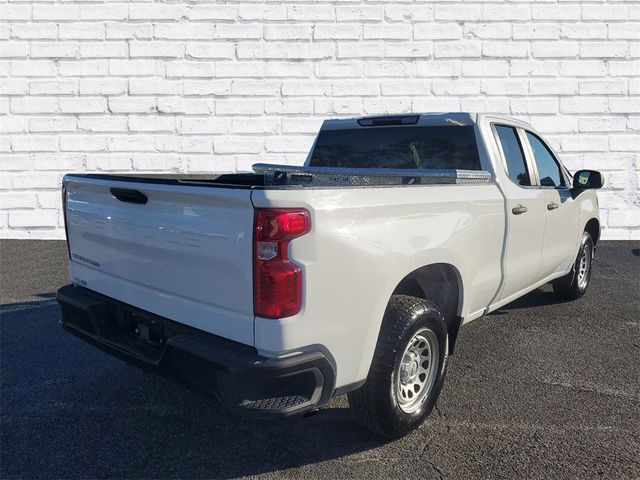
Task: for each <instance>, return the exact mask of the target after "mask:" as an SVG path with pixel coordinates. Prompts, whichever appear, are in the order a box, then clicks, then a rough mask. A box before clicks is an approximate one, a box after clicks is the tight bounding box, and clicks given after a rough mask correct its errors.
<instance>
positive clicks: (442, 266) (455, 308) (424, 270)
mask: <svg viewBox="0 0 640 480" xmlns="http://www.w3.org/2000/svg"><path fill="white" fill-rule="evenodd" d="M393 295H411V296H413V297H418V298H423V299H425V300H429V301H430V302H433V303H435V304H436V305H437V306H438V308H440V311H441V312H442V315H443V316H444V319H445V321H446V323H447V331H448V332H449V354H452V353H453V349H454V346H455V342H456V337H457V336H458V331H459V330H460V326H461V324H462V318H461V317H460V312H461V310H462V282H461V280H460V273H459V272H458V270H457V269H456V268H455V267H454V266H453V265H450V264H448V263H435V264H432V265H426V266H424V267H421V268H418V269H417V270H414V271H413V272H411V273H410V274H409V275H407V276H406V277H404V278H403V279H402V281H401V282H400V283H399V284H398V286H397V287H396V288H395V290H394V291H393Z"/></svg>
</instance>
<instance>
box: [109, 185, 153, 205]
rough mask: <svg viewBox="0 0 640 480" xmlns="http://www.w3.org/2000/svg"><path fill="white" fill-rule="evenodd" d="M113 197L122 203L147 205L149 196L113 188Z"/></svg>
mask: <svg viewBox="0 0 640 480" xmlns="http://www.w3.org/2000/svg"><path fill="white" fill-rule="evenodd" d="M111 195H113V196H114V197H116V198H117V199H118V200H120V201H121V202H127V203H140V204H145V203H147V196H146V195H145V194H144V193H142V192H139V191H138V190H130V189H128V188H112V189H111Z"/></svg>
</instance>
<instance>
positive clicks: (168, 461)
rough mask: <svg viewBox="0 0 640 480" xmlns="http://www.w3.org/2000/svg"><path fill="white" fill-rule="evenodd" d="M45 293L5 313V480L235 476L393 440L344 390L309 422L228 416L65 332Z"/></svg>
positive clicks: (363, 449) (196, 396)
mask: <svg viewBox="0 0 640 480" xmlns="http://www.w3.org/2000/svg"><path fill="white" fill-rule="evenodd" d="M45 298H46V299H45V300H43V301H36V302H23V303H14V304H9V305H3V306H2V308H0V316H1V321H2V325H1V326H2V336H1V337H0V340H1V353H0V355H1V361H2V366H3V368H2V371H1V383H2V399H1V402H2V403H1V410H2V429H1V431H2V434H1V440H2V441H1V448H2V451H1V454H2V458H3V460H4V461H3V462H2V468H1V471H0V473H1V476H2V478H29V477H38V478H96V477H99V478H104V477H124V478H143V477H144V478H197V477H208V478H211V477H215V478H232V477H238V476H245V475H256V474H260V473H267V472H277V471H280V470H283V469H289V468H297V467H304V465H309V464H317V463H319V462H323V461H326V460H330V459H336V458H341V457H344V456H348V455H352V454H358V453H360V452H367V451H369V450H373V449H376V447H379V446H381V445H383V444H384V443H385V442H384V441H383V440H382V439H380V438H376V437H374V436H372V435H371V434H369V433H368V432H366V431H365V430H362V429H361V428H359V427H358V426H357V425H356V424H355V423H353V421H352V420H351V418H350V415H349V412H348V410H347V408H346V407H347V403H346V399H345V397H341V398H338V399H335V400H333V401H332V402H331V403H330V404H329V405H328V406H327V407H325V408H323V409H322V410H321V411H320V413H319V414H318V415H316V416H313V417H310V418H303V417H295V418H290V419H282V420H275V421H259V420H251V419H244V418H241V417H237V416H234V415H232V414H229V413H228V412H226V411H225V410H223V409H222V408H221V407H219V406H218V405H217V404H216V403H215V402H214V401H213V399H212V398H210V397H208V396H204V395H200V394H197V393H194V392H192V391H190V390H187V389H186V388H184V387H181V386H178V385H175V384H173V383H171V382H169V381H167V380H165V379H163V378H162V377H160V376H158V375H153V374H145V373H143V372H142V371H139V370H137V369H135V368H133V367H129V366H127V365H126V364H124V363H122V362H120V361H119V360H117V359H114V358H111V357H109V356H108V355H105V354H103V353H101V352H99V351H96V350H95V349H93V348H92V347H91V346H88V345H85V344H84V343H83V342H81V341H80V340H77V339H75V338H74V337H72V336H71V335H69V334H67V333H65V332H64V331H63V330H62V329H61V328H60V327H59V326H58V325H57V323H58V319H59V310H58V307H57V305H56V304H55V303H54V301H53V300H51V299H49V297H48V296H45ZM348 473H349V471H348V470H345V471H344V472H342V474H338V472H335V474H336V475H338V476H346V475H348ZM293 474H294V475H299V474H300V473H298V474H296V473H295V472H294V473H293Z"/></svg>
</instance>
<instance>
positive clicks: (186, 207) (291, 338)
mask: <svg viewBox="0 0 640 480" xmlns="http://www.w3.org/2000/svg"><path fill="white" fill-rule="evenodd" d="M254 171H255V173H247V174H230V175H219V176H202V175H200V176H198V175H188V176H173V177H168V176H162V175H155V176H145V175H131V176H127V175H87V174H85V175H67V176H65V178H64V182H63V203H64V212H65V218H66V231H67V240H68V246H69V257H70V262H69V275H70V280H71V282H72V284H70V285H67V286H65V287H63V288H61V289H60V290H59V292H58V295H57V298H58V301H59V303H60V305H61V307H62V312H63V315H62V320H61V323H62V325H63V326H64V327H65V328H66V329H67V330H68V331H70V332H72V333H74V334H76V335H77V336H79V337H81V338H82V339H84V340H86V341H88V342H90V343H92V344H94V345H95V346H97V347H99V348H101V349H103V350H105V351H107V352H109V353H112V354H114V355H116V356H118V357H120V358H123V359H124V360H126V361H128V362H130V363H133V364H136V365H138V366H141V367H143V368H145V369H148V370H153V371H158V372H160V373H162V374H164V375H166V376H167V377H169V378H172V379H178V380H181V381H182V382H183V383H186V384H188V385H191V386H194V387H196V388H197V389H199V390H201V391H206V392H209V393H212V394H213V395H214V396H215V397H217V398H218V399H219V400H220V402H221V403H222V404H223V405H225V406H227V407H228V408H230V409H232V410H233V411H236V412H242V413H245V414H248V415H254V416H261V417H265V416H266V417H268V416H284V415H292V414H299V413H304V412H309V411H312V410H315V409H316V408H317V407H318V406H320V405H322V404H324V403H326V402H328V401H329V400H330V399H331V398H332V397H335V396H337V395H341V394H344V393H348V394H349V404H350V406H351V409H352V410H353V413H354V416H355V417H356V419H357V420H358V421H360V423H362V424H363V425H364V426H365V427H367V428H369V429H370V430H372V431H374V432H377V433H379V434H382V435H384V436H387V437H392V438H393V437H399V436H402V435H404V434H406V433H408V432H409V431H411V430H412V429H414V428H416V427H417V426H418V425H420V423H421V422H422V421H423V420H424V419H425V418H426V416H427V415H428V414H429V413H430V412H431V410H432V408H433V406H434V404H435V402H436V400H437V398H438V395H439V393H440V390H441V388H442V384H443V381H444V376H445V370H446V364H447V357H448V355H449V354H451V353H452V352H453V348H454V344H455V340H456V337H457V336H458V333H459V330H460V328H461V326H462V325H463V324H464V323H467V322H470V321H471V320H474V319H476V318H479V317H481V316H482V315H484V314H486V313H489V312H491V311H493V310H496V309H498V308H500V307H501V306H502V305H505V304H507V303H509V302H511V301H513V300H515V299H516V298H518V297H521V296H523V295H524V294H526V293H527V292H530V291H531V290H533V289H535V288H537V287H539V286H541V285H543V284H545V283H548V282H553V288H554V290H555V291H556V292H557V293H558V294H559V295H561V296H562V297H564V298H567V299H576V298H578V297H580V296H581V295H583V294H584V292H585V290H586V289H587V286H588V283H589V277H590V272H591V264H592V260H593V256H594V252H595V246H596V244H597V242H598V239H599V233H600V222H599V217H598V201H597V198H596V195H595V192H594V189H597V188H599V187H601V186H602V177H601V175H600V173H599V172H596V171H593V170H581V171H578V172H576V173H575V174H574V175H573V177H572V176H571V175H570V174H569V172H568V171H567V170H566V169H565V168H564V167H563V165H562V164H561V163H560V161H559V160H558V158H557V156H556V155H555V153H553V150H552V149H551V148H550V147H549V145H548V144H547V143H546V142H545V141H544V140H543V139H542V138H541V136H540V135H539V134H538V133H536V132H535V130H534V129H533V128H531V127H530V126H529V125H527V124H525V123H523V122H520V121H517V120H513V119H509V118H500V117H493V116H486V115H479V114H467V113H449V114H420V115H418V114H415V115H400V116H384V117H365V118H360V119H347V120H328V121H325V122H324V124H323V125H322V128H321V130H320V132H319V134H318V136H317V138H316V141H315V143H314V145H313V148H312V149H311V152H310V153H309V156H308V159H307V162H306V163H305V165H304V166H302V167H293V166H286V165H280V166H278V165H275V166H274V165H256V166H254Z"/></svg>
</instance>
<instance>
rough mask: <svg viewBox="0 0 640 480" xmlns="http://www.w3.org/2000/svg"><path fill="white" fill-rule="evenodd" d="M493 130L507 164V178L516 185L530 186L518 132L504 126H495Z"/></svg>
mask: <svg viewBox="0 0 640 480" xmlns="http://www.w3.org/2000/svg"><path fill="white" fill-rule="evenodd" d="M495 129H496V133H497V134H498V139H499V140H500V145H502V151H503V152H504V157H505V160H506V162H507V172H508V174H509V177H511V179H512V180H513V181H514V182H516V183H517V184H518V185H522V186H529V185H531V177H530V176H529V171H528V169H527V164H526V162H525V159H524V151H523V150H522V145H520V140H519V139H518V132H517V131H516V129H515V128H513V127H507V126H506V125H495Z"/></svg>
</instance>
